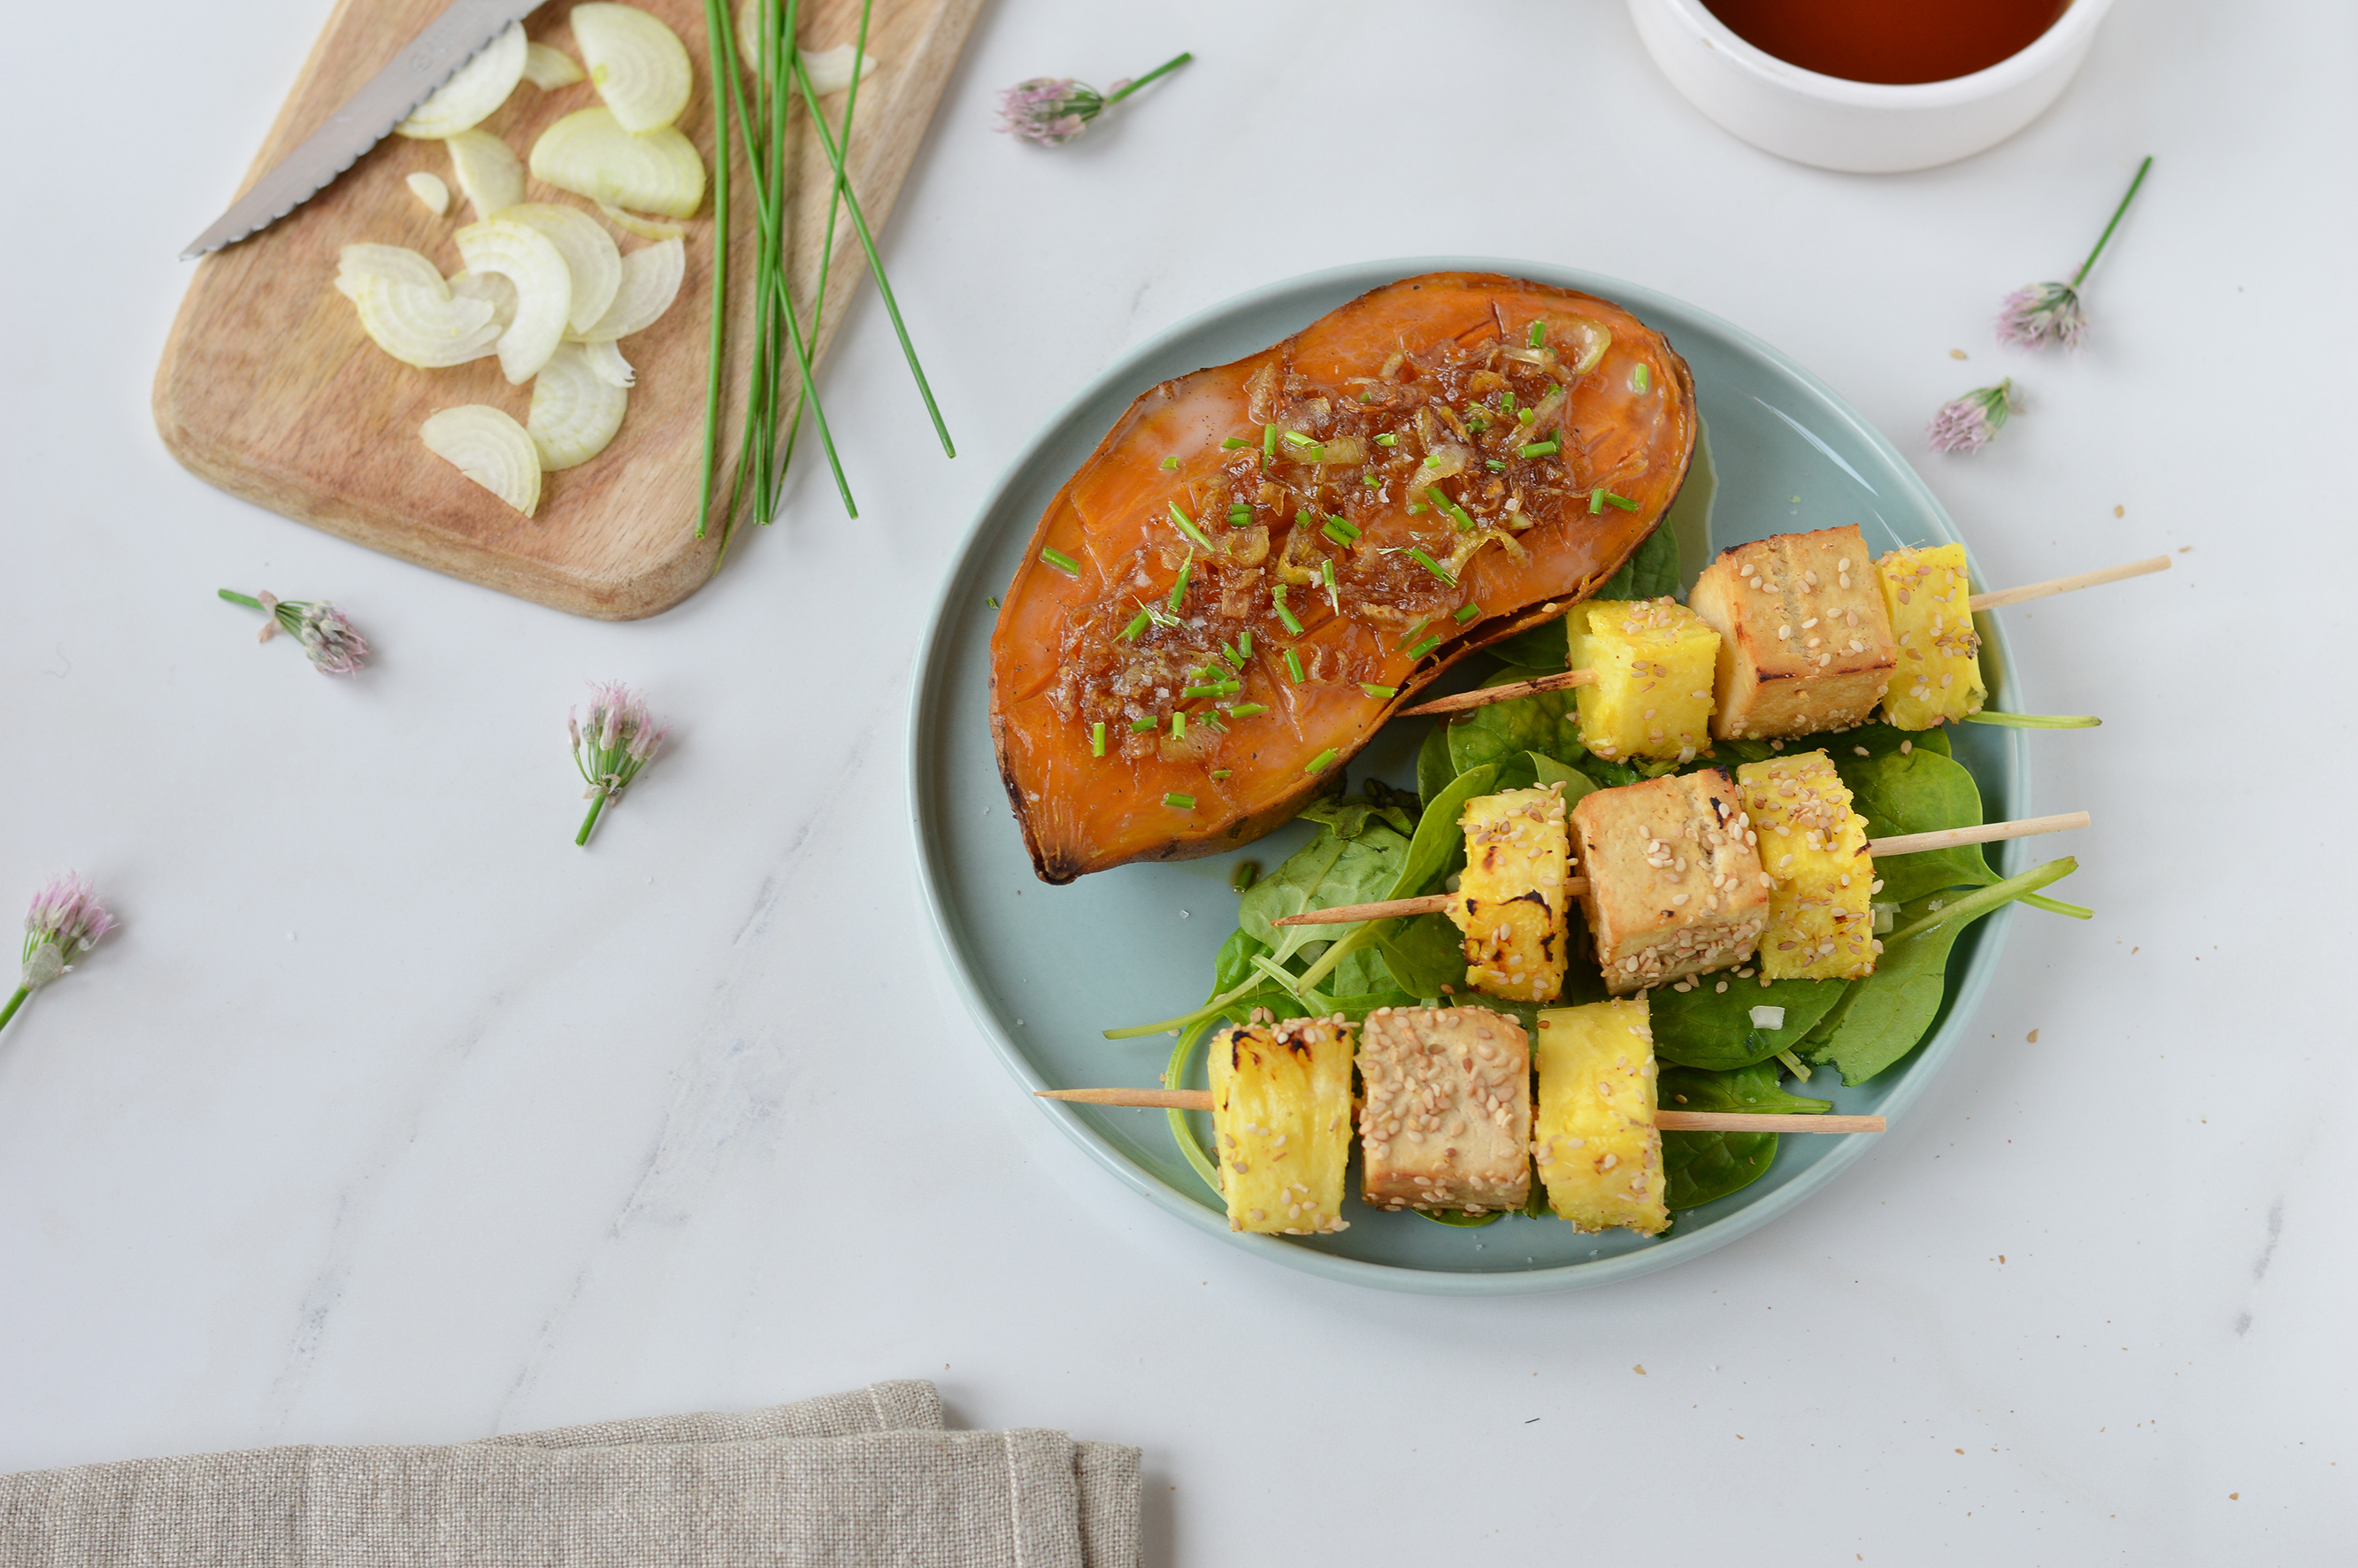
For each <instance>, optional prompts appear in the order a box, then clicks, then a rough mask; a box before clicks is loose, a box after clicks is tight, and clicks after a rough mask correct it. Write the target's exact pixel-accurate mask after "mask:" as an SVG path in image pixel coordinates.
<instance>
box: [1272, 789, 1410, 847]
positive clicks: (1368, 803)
mask: <svg viewBox="0 0 2358 1568" xmlns="http://www.w3.org/2000/svg"><path fill="white" fill-rule="evenodd" d="M1296 819H1297V820H1299V821H1303V822H1315V823H1318V824H1320V825H1322V826H1324V827H1329V828H1332V829H1333V830H1334V833H1335V837H1336V838H1357V837H1358V836H1359V835H1360V834H1362V833H1365V832H1366V831H1367V830H1368V822H1370V821H1380V822H1383V823H1386V824H1388V825H1390V827H1395V828H1398V829H1399V830H1400V831H1401V833H1404V834H1405V833H1413V832H1415V831H1416V823H1415V821H1414V820H1413V819H1412V817H1411V816H1409V814H1408V813H1407V812H1405V811H1403V810H1401V808H1400V807H1399V806H1391V805H1380V806H1379V805H1378V804H1377V803H1376V802H1374V801H1372V800H1354V799H1352V798H1351V797H1350V796H1348V795H1328V796H1326V797H1325V798H1324V799H1322V800H1314V801H1312V802H1311V803H1310V804H1309V805H1308V806H1303V808H1302V810H1301V811H1300V812H1299V813H1297V814H1296Z"/></svg>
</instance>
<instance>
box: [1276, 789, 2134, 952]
mask: <svg viewBox="0 0 2358 1568" xmlns="http://www.w3.org/2000/svg"><path fill="white" fill-rule="evenodd" d="M2086 826H2088V814H2087V813H2086V812H2084V811H2067V812H2063V813H2062V814H2061V815H2060V816H2025V817H2022V818H2019V819H2018V820H2016V821H2013V822H1984V823H1980V824H1978V825H1976V826H1974V827H1941V828H1936V829H1934V830H1933V831H1931V832H1930V833H1900V834H1895V835H1894V836H1893V837H1891V838H1869V839H1868V840H1867V841H1866V852H1867V853H1868V854H1870V855H1914V854H1919V853H1920V852H1922V851H1924V850H1926V849H1955V848H1956V847H1957V846H1959V845H1961V844H1996V843H1998V842H1999V841H2001V840H2003V839H2006V838H2036V837H2037V836H2038V835H2039V834H2041V833H2066V832H2069V831H2071V829H2072V828H2075V827H2086ZM1563 891H1564V892H1567V893H1574V894H1578V893H1582V892H1587V891H1588V879H1587V878H1585V877H1567V878H1565V879H1564V883H1563ZM1456 902H1457V899H1456V895H1455V894H1454V893H1445V892H1433V893H1426V894H1425V895H1424V896H1423V897H1422V898H1394V899H1387V900H1385V901H1383V902H1382V903H1343V904H1336V906H1335V907H1334V908H1332V909H1313V910H1308V911H1305V912H1304V913H1303V914H1289V915H1287V916H1285V917H1284V918H1283V919H1282V920H1272V921H1271V922H1270V924H1271V925H1357V924H1358V923H1359V922H1361V921H1364V920H1399V919H1402V918H1404V917H1406V916H1408V915H1412V914H1447V913H1448V911H1449V909H1450V907H1451V906H1452V905H1453V904H1455V903H1456Z"/></svg>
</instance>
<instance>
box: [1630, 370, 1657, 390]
mask: <svg viewBox="0 0 2358 1568" xmlns="http://www.w3.org/2000/svg"><path fill="white" fill-rule="evenodd" d="M1653 384H1654V373H1653V372H1652V371H1650V370H1648V369H1647V368H1646V367H1645V366H1644V365H1639V367H1638V368H1637V369H1636V370H1633V371H1631V372H1630V373H1629V390H1630V391H1632V392H1640V393H1641V392H1644V391H1646V390H1647V389H1648V388H1649V387H1650V386H1652V385H1653Z"/></svg>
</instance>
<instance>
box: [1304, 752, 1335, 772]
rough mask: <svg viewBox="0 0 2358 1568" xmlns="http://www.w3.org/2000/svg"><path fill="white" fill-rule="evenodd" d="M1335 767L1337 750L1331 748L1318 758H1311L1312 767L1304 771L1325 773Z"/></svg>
mask: <svg viewBox="0 0 2358 1568" xmlns="http://www.w3.org/2000/svg"><path fill="white" fill-rule="evenodd" d="M1334 765H1335V748H1334V747H1332V746H1329V747H1327V748H1326V749H1325V751H1323V752H1319V753H1318V754H1317V755H1316V756H1314V757H1313V758H1311V759H1310V765H1309V766H1308V767H1306V768H1304V769H1303V770H1302V771H1303V773H1325V771H1326V770H1327V769H1328V768H1331V767H1333V766H1334Z"/></svg>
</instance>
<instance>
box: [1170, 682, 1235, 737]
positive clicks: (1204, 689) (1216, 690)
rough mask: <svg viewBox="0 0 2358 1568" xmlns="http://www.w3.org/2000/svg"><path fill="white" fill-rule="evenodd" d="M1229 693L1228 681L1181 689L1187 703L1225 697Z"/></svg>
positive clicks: (1181, 696)
mask: <svg viewBox="0 0 2358 1568" xmlns="http://www.w3.org/2000/svg"><path fill="white" fill-rule="evenodd" d="M1227 695H1228V683H1227V682H1226V681H1214V682H1212V683H1211V684H1209V685H1208V686H1183V687H1180V688H1179V696H1180V698H1181V699H1182V700H1183V701H1186V702H1193V701H1195V698H1197V697H1225V696H1227ZM1181 733H1182V734H1184V733H1185V731H1184V730H1182V731H1181Z"/></svg>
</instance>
